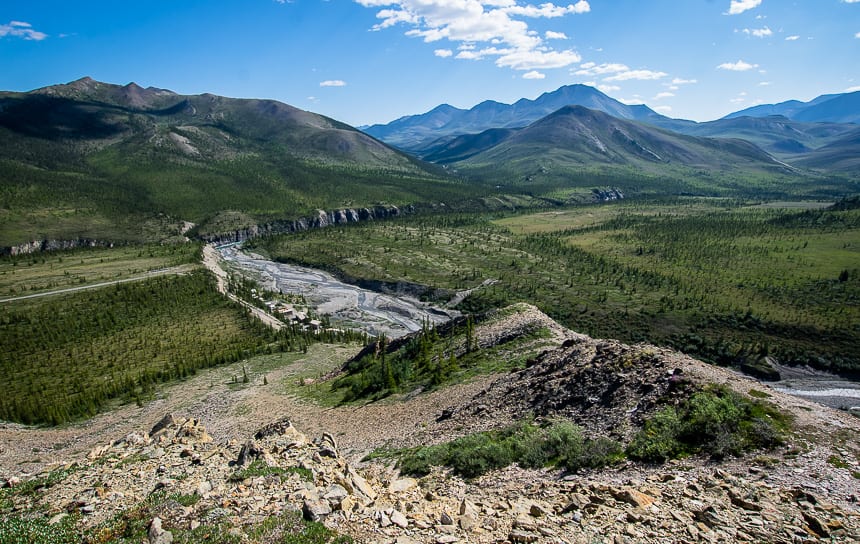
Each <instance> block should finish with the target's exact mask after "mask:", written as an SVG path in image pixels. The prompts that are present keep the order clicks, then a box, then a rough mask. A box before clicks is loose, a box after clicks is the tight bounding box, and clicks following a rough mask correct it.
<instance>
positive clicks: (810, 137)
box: [680, 115, 857, 160]
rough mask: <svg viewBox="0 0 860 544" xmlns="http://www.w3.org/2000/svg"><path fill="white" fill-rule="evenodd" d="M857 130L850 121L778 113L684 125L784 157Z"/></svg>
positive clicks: (687, 129)
mask: <svg viewBox="0 0 860 544" xmlns="http://www.w3.org/2000/svg"><path fill="white" fill-rule="evenodd" d="M855 130H857V125H853V124H850V123H803V122H800V121H792V120H791V119H788V118H787V117H784V116H782V115H771V116H768V117H733V118H725V119H720V120H717V121H710V122H708V123H698V124H696V125H691V126H688V127H685V128H684V129H683V130H681V131H680V132H682V133H684V134H690V135H692V136H706V137H717V138H741V139H744V140H747V141H749V142H752V143H754V144H756V145H757V146H759V147H761V148H762V149H764V150H765V151H767V152H768V153H772V154H774V155H777V156H779V157H781V158H785V159H786V160H790V159H791V158H792V157H794V156H797V155H798V154H802V153H808V152H809V151H811V150H813V149H817V148H819V147H822V146H824V145H827V144H829V143H831V142H834V141H836V140H838V139H839V138H840V137H843V136H845V135H846V134H848V133H850V132H852V131H855Z"/></svg>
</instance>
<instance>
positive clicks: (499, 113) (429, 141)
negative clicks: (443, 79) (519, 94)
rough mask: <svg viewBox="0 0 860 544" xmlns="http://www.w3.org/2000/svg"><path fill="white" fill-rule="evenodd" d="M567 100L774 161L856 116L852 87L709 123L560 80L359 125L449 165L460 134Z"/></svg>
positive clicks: (524, 117) (517, 123) (503, 125)
mask: <svg viewBox="0 0 860 544" xmlns="http://www.w3.org/2000/svg"><path fill="white" fill-rule="evenodd" d="M570 105H578V106H584V107H586V108H589V109H593V110H598V111H601V112H604V113H607V114H609V115H611V116H613V117H616V118H619V119H624V120H630V121H638V122H640V123H643V124H646V125H650V126H652V127H657V128H663V129H668V130H672V131H674V132H678V133H681V134H688V135H692V136H706V137H716V138H741V139H744V140H747V141H749V142H751V143H754V144H756V145H757V146H759V147H761V148H762V149H764V150H765V151H767V152H768V153H771V154H773V155H774V156H777V157H779V158H781V159H789V158H792V157H796V156H797V157H796V158H798V159H800V158H801V157H800V155H804V160H805V159H806V157H805V156H806V155H808V154H810V153H812V152H813V151H814V150H816V149H818V148H823V147H824V146H831V145H832V146H834V147H835V148H844V147H845V146H846V145H848V143H847V142H846V143H839V141H840V139H842V138H849V141H850V137H851V133H852V132H853V131H854V130H855V129H856V128H857V126H856V125H855V124H854V123H857V122H860V91H858V92H854V93H846V94H831V95H823V96H820V97H818V98H816V99H814V100H811V101H809V102H799V101H796V100H793V101H788V102H783V103H780V104H770V105H760V106H755V107H753V108H749V109H746V110H742V111H740V112H736V113H733V114H730V115H728V116H726V117H724V118H723V119H719V120H716V121H710V122H704V123H696V122H694V121H687V120H683V119H672V118H669V117H666V116H664V115H660V114H659V113H657V112H655V111H654V110H652V109H650V108H648V107H647V106H645V105H633V106H630V105H627V104H624V103H622V102H619V101H618V100H615V99H614V98H611V97H609V96H607V95H606V94H604V93H602V92H600V91H599V90H597V89H595V88H593V87H589V86H586V85H568V86H564V87H561V88H559V89H558V90H556V91H553V92H550V93H544V94H542V95H541V96H540V97H538V98H537V99H535V100H528V99H521V100H518V101H517V102H515V103H513V104H501V103H499V102H493V101H486V102H482V103H480V104H478V105H477V106H475V107H473V108H471V109H468V110H463V109H458V108H454V107H452V106H449V105H447V104H443V105H441V106H438V107H436V108H434V109H433V110H431V111H429V112H427V113H424V114H420V115H411V116H407V117H402V118H400V119H397V120H395V121H392V122H391V123H388V124H385V125H373V126H369V127H363V130H364V131H365V132H367V133H368V134H370V135H372V136H375V137H377V138H379V139H381V140H382V141H385V142H387V143H389V144H391V145H393V146H395V147H398V148H401V149H404V150H406V151H410V152H413V153H416V154H417V155H419V156H421V157H423V158H425V159H426V160H429V161H434V162H437V161H438V162H445V163H450V162H455V161H457V160H463V159H465V158H468V157H470V156H472V155H474V154H475V152H476V150H475V149H473V148H471V147H470V146H469V145H468V144H466V142H467V141H472V140H470V139H469V138H468V136H467V135H474V134H478V133H482V132H484V131H489V130H493V131H492V132H488V133H486V134H483V135H482V136H481V137H480V138H479V140H480V141H482V142H484V143H486V142H487V141H491V140H493V139H496V140H497V139H498V138H499V137H500V135H501V133H500V132H498V130H502V129H504V130H511V129H519V128H523V127H526V126H528V125H530V124H531V123H533V122H535V121H538V120H539V119H541V118H543V117H545V116H547V115H549V114H551V113H553V112H555V111H557V110H559V109H560V108H562V107H565V106H570ZM506 134H507V133H506ZM459 137H465V139H464V138H459ZM813 162H815V163H824V162H825V161H813ZM805 164H806V163H805Z"/></svg>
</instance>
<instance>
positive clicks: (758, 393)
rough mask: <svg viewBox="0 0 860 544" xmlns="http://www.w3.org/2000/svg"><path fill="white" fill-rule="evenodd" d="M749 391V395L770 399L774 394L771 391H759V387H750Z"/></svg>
mask: <svg viewBox="0 0 860 544" xmlns="http://www.w3.org/2000/svg"><path fill="white" fill-rule="evenodd" d="M747 393H748V394H749V396H751V397H753V398H756V399H769V398H770V397H771V396H772V395H770V394H769V393H765V392H764V391H759V390H758V389H750V390H749V391H748V392H747Z"/></svg>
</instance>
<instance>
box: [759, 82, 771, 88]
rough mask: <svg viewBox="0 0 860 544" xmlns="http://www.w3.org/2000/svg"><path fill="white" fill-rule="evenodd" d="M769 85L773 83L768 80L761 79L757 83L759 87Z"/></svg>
mask: <svg viewBox="0 0 860 544" xmlns="http://www.w3.org/2000/svg"><path fill="white" fill-rule="evenodd" d="M770 85H773V83H772V82H770V81H761V82H759V84H758V86H759V87H769V86H770Z"/></svg>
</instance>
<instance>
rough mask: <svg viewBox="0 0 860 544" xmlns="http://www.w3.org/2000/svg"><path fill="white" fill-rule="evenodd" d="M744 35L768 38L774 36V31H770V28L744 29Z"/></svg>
mask: <svg viewBox="0 0 860 544" xmlns="http://www.w3.org/2000/svg"><path fill="white" fill-rule="evenodd" d="M744 34H747V35H753V36H755V37H756V38H766V37H768V36H773V30H771V29H770V28H768V27H764V28H753V29H750V28H745V29H744Z"/></svg>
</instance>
